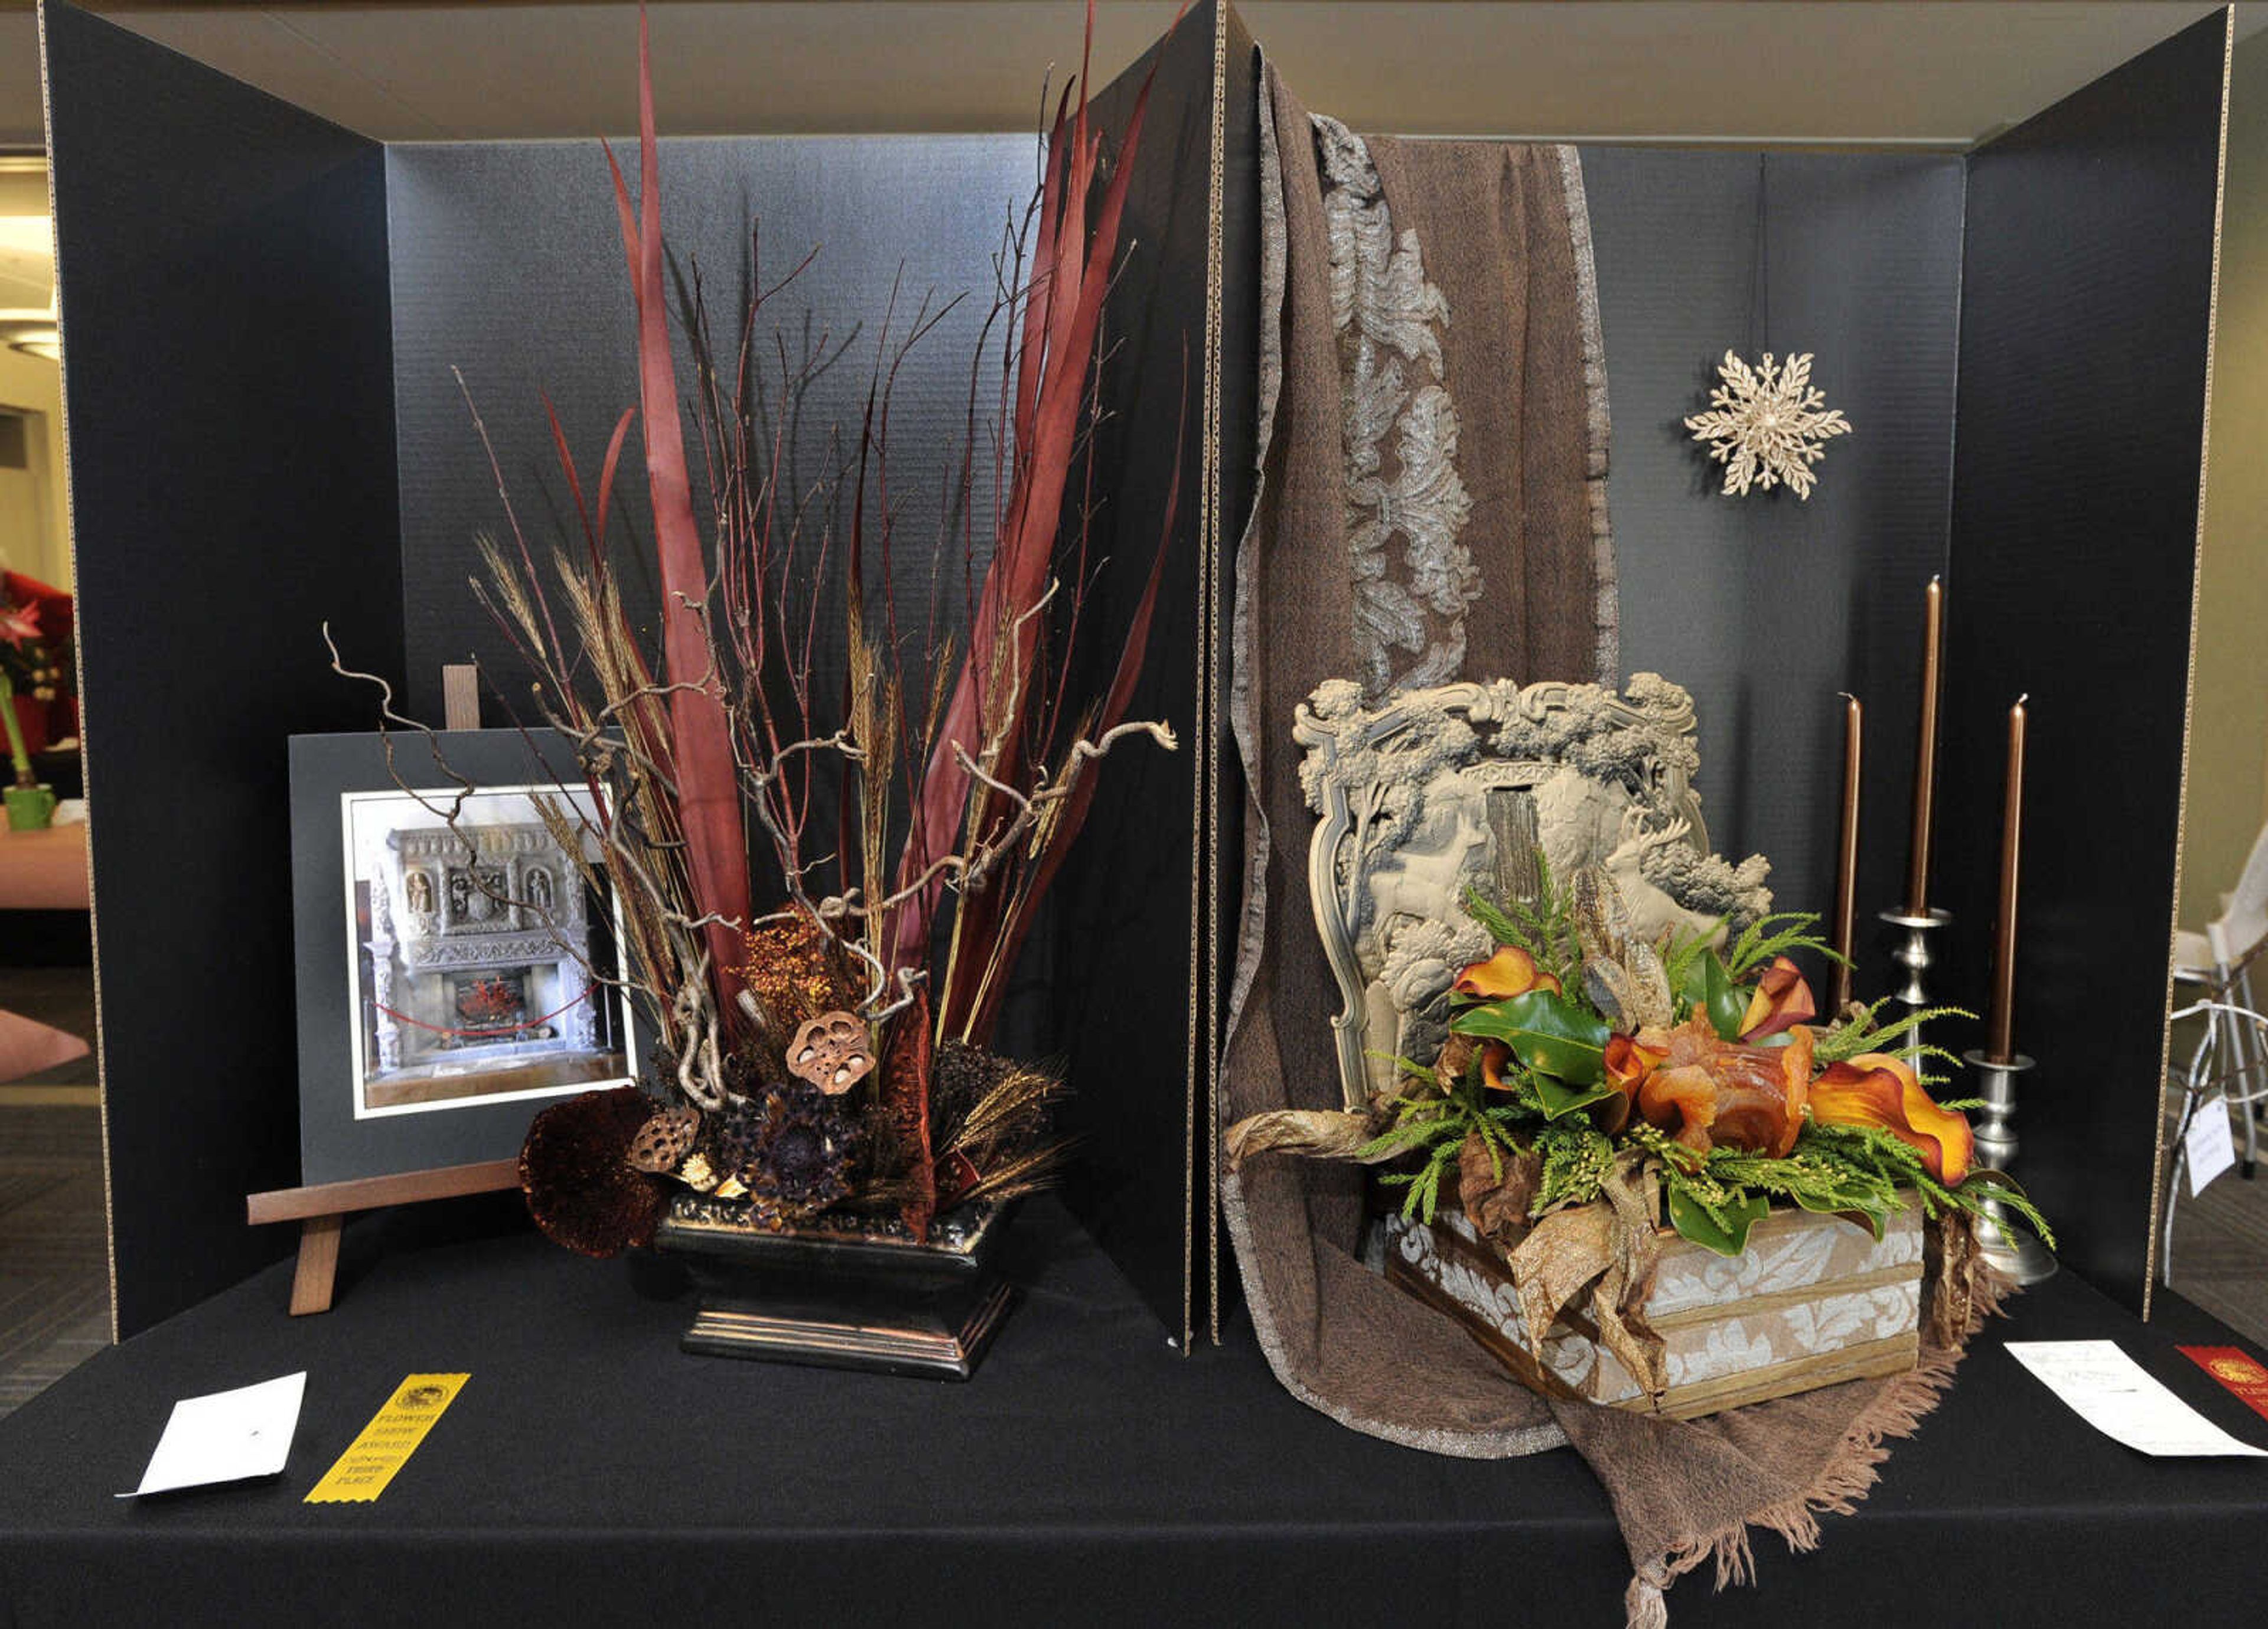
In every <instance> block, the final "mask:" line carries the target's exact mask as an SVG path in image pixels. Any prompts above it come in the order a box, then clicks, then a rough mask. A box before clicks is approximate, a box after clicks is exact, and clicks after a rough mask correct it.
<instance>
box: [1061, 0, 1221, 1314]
mask: <svg viewBox="0 0 2268 1629" xmlns="http://www.w3.org/2000/svg"><path fill="white" fill-rule="evenodd" d="M1255 65H1256V57H1255V53H1254V50H1253V46H1252V41H1251V37H1250V35H1249V34H1248V33H1245V32H1244V29H1243V26H1242V24H1241V21H1240V20H1239V19H1238V18H1236V16H1235V14H1234V13H1233V12H1232V11H1226V10H1225V9H1220V8H1216V7H1215V6H1213V5H1211V4H1206V5H1203V6H1198V7H1196V8H1194V9H1192V10H1191V11H1189V13H1188V14H1187V15H1186V16H1184V17H1183V18H1182V20H1181V22H1180V24H1179V25H1178V26H1176V28H1175V31H1174V33H1172V35H1171V36H1170V37H1169V38H1168V39H1167V40H1166V41H1164V42H1162V43H1161V44H1160V46H1159V47H1157V48H1155V49H1153V50H1152V52H1151V53H1149V54H1148V55H1146V56H1145V58H1144V59H1143V60H1142V61H1140V62H1138V63H1135V64H1134V66H1133V67H1131V68H1130V69H1129V70H1127V71H1126V72H1125V73H1124V74H1123V75H1121V76H1120V77H1118V78H1117V79H1116V81H1114V82H1113V83H1112V84H1111V85H1109V86H1108V87H1107V88H1106V89H1105V90H1104V91H1103V92H1101V94H1100V95H1099V96H1098V98H1097V99H1096V101H1095V104H1094V116H1095V117H1096V118H1097V119H1098V120H1099V121H1100V122H1101V125H1102V128H1103V129H1105V130H1106V131H1107V132H1108V147H1109V149H1110V150H1111V151H1114V152H1115V151H1116V150H1117V147H1118V144H1119V142H1120V140H1121V139H1122V137H1123V131H1124V129H1125V127H1126V123H1127V121H1128V120H1129V119H1130V117H1131V115H1132V112H1133V108H1134V104H1135V100H1136V98H1137V97H1138V94H1139V93H1140V91H1141V88H1142V86H1143V85H1144V84H1145V82H1147V83H1148V84H1149V87H1150V89H1149V102H1148V108H1147V113H1146V115H1145V124H1144V128H1143V131H1142V136H1141V144H1140V146H1139V149H1138V153H1137V156H1136V160H1135V166H1134V171H1133V177H1132V180H1131V181H1130V185H1129V189H1128V195H1127V203H1126V213H1125V222H1124V225H1123V228H1122V244H1123V247H1122V250H1121V255H1120V269H1119V272H1118V274H1117V276H1116V282H1115V284H1114V285H1113V288H1112V292H1111V298H1110V300H1109V302H1108V306H1107V308H1106V312H1105V318H1104V328H1105V335H1104V337H1105V341H1106V343H1108V345H1109V346H1110V347H1111V350H1110V353H1109V356H1108V359H1107V362H1106V364H1105V365H1104V367H1103V369H1102V372H1101V390H1100V396H1099V400H1100V402H1101V409H1102V415H1103V416H1102V420H1101V425H1100V428H1099V429H1098V431H1097V432H1096V434H1095V437H1094V444H1093V449H1092V453H1091V459H1090V465H1091V472H1092V475H1093V490H1094V491H1095V492H1096V493H1097V494H1098V495H1099V497H1100V498H1101V502H1100V504H1099V505H1098V506H1097V508H1096V511H1095V514H1094V528H1093V531H1092V533H1091V534H1090V548H1091V549H1092V551H1093V552H1094V556H1095V557H1097V558H1107V559H1108V562H1109V565H1108V569H1107V570H1106V571H1104V572H1103V573H1102V574H1101V576H1100V577H1098V579H1096V584H1095V590H1094V593H1091V595H1090V598H1089V601H1088V611H1089V619H1090V623H1089V627H1088V630H1087V631H1086V632H1085V633H1083V634H1082V635H1081V637H1080V643H1079V646H1078V652H1079V653H1078V656H1077V658H1076V662H1077V667H1078V669H1079V673H1080V674H1081V675H1082V677H1081V683H1082V684H1083V686H1084V688H1085V689H1086V690H1087V691H1088V692H1089V693H1094V694H1099V693H1101V690H1102V689H1105V688H1107V686H1108V683H1109V676H1110V674H1111V672H1112V670H1113V668H1114V667H1115V665H1116V661H1117V660H1118V653H1119V650H1120V648H1121V646H1122V645H1123V640H1124V633H1123V630H1125V629H1126V628H1127V627H1128V626H1129V624H1130V622H1131V620H1132V618H1133V615H1134V613H1135V609H1136V607H1137V604H1138V601H1139V600H1140V598H1141V595H1142V592H1143V588H1144V585H1145V580H1146V573H1147V571H1148V570H1149V568H1150V563H1151V562H1152V560H1153V559H1155V557H1156V556H1157V552H1158V550H1159V549H1160V548H1161V547H1162V548H1163V549H1165V559H1164V562H1163V565H1162V571H1163V575H1162V578H1161V581H1160V590H1159V595H1158V601H1157V608H1156V611H1155V613H1154V620H1153V623H1152V627H1151V630H1150V635H1149V645H1148V661H1147V664H1146V666H1145V669H1144V674H1143V678H1142V681H1141V682H1140V684H1139V685H1138V688H1137V689H1136V692H1135V695H1134V699H1133V701H1132V704H1131V705H1130V710H1129V712H1128V716H1129V717H1130V718H1135V719H1162V720H1164V721H1166V722H1167V723H1169V724H1170V725H1171V726H1173V728H1174V730H1175V734H1176V735H1177V736H1178V737H1179V741H1180V745H1179V748H1178V750H1176V751H1175V752H1174V753H1172V754H1170V755H1168V754H1164V753H1160V752H1155V751H1152V750H1150V749H1148V748H1142V749H1139V750H1137V751H1122V752H1120V753H1118V754H1116V755H1114V756H1112V758H1110V759H1109V760H1108V761H1107V762H1106V763H1103V764H1102V765H1101V776H1102V780H1101V790H1100V792H1099V793H1098V795H1097V797H1096V800H1095V802H1094V807H1093V809H1092V811H1091V813H1090V814H1089V816H1088V819H1087V824H1086V831H1085V834H1084V836H1083V837H1082V838H1081V841H1080V845H1079V848H1078V849H1077V850H1076V851H1074V852H1073V854H1072V856H1071V859H1070V861H1069V862H1068V863H1067V864H1066V865H1065V866H1064V871H1063V873H1062V875H1061V878H1060V880H1059V881H1058V884H1057V887H1058V888H1059V890H1060V892H1059V893H1058V895H1057V898H1056V902H1055V903H1056V916H1057V936H1056V942H1055V959H1054V962H1053V965H1052V967H1051V969H1050V973H1051V981H1050V982H1051V999H1052V1005H1053V1016H1054V1022H1055V1026H1056V1029H1055V1033H1056V1037H1057V1039H1056V1046H1057V1050H1058V1051H1059V1052H1060V1053H1061V1054H1062V1055H1063V1057H1064V1059H1065V1060H1066V1063H1067V1065H1068V1066H1069V1078H1070V1080H1071V1085H1072V1087H1073V1092H1074V1095H1073V1098H1072V1100H1071V1108H1070V1109H1069V1110H1068V1111H1067V1114H1066V1120H1067V1121H1068V1122H1069V1123H1070V1124H1071V1126H1072V1128H1073V1129H1074V1130H1075V1131H1078V1133H1079V1135H1080V1138H1081V1145H1080V1158H1079V1162H1078V1165H1077V1167H1076V1168H1075V1169H1074V1170H1073V1171H1072V1173H1071V1176H1070V1178H1069V1181H1068V1183H1067V1186H1066V1194H1067V1197H1068V1198H1069V1199H1070V1201H1071V1206H1072V1208H1073V1210H1074V1211H1075V1212H1076V1213H1078V1215H1079V1219H1080V1220H1082V1221H1083V1222H1085V1223H1086V1225H1087V1227H1089V1228H1090V1229H1091V1230H1092V1231H1093V1232H1094V1234H1095V1235H1096V1237H1097V1238H1098V1239H1100V1240H1101V1242H1102V1244H1103V1247H1104V1249H1107V1250H1108V1251H1109V1252H1110V1253H1111V1255H1112V1257H1114V1258H1115V1259H1116V1261H1117V1262H1118V1264H1119V1265H1120V1266H1121V1267H1122V1268H1123V1270H1124V1271H1125V1272H1126V1273H1127V1275H1128V1276H1129V1278H1130V1279H1132V1280H1133V1282H1134V1284H1135V1286H1137V1288H1138V1290H1139V1291H1140V1292H1141V1294H1142V1295H1143V1298H1144V1300H1145V1301H1146V1302H1147V1303H1148V1304H1149V1305H1150V1307H1151V1308H1152V1310H1153V1311H1155V1312H1156V1313H1157V1314H1158V1316H1159V1317H1160V1321H1162V1322H1163V1323H1165V1325H1166V1327H1167V1330H1170V1331H1173V1332H1174V1333H1175V1338H1177V1339H1179V1338H1186V1337H1189V1336H1192V1335H1195V1336H1200V1337H1204V1336H1208V1335H1209V1333H1210V1331H1211V1330H1213V1329H1214V1328H1215V1327H1216V1325H1215V1323H1214V1316H1213V1302H1214V1298H1215V1297H1216V1295H1217V1294H1218V1293H1219V1289H1218V1286H1219V1274H1218V1272H1217V1264H1218V1263H1219V1252H1220V1249H1221V1240H1220V1236H1219V1232H1218V1230H1217V1227H1216V1225H1215V1216H1216V1206H1215V1197H1214V1196H1215V1176H1214V1170H1215V1166H1214V1161H1215V1160H1216V1159H1217V1157H1218V1156H1217V1153H1216V1150H1217V1147H1218V1139H1217V1136H1216V1133H1215V1131H1214V1126H1213V1120H1214V1108H1213V1104H1212V1101H1211V1080H1212V1072H1213V1068H1214V1065H1215V1060H1216V1056H1217V1051H1218V1037H1219V1023H1220V1017H1221V1005H1220V992H1221V991H1223V989H1224V988H1225V980H1226V971H1227V962H1228V960H1229V955H1230V951H1229V942H1228V941H1229V936H1230V935H1231V934H1232V933H1233V922H1234V919H1235V918H1234V912H1235V909H1236V903H1237V901H1236V894H1235V889H1236V888H1237V886H1238V882H1237V879H1238V878H1240V877H1241V870H1242V865H1241V861H1242V851H1241V833H1240V829H1239V827H1238V825H1237V822H1236V820H1235V815H1234V811H1233V809H1232V808H1231V807H1228V806H1230V805H1231V804H1234V805H1236V806H1237V807H1241V792H1240V791H1239V790H1238V789H1237V788H1236V787H1234V786H1224V785H1222V784H1221V781H1220V777H1221V776H1222V775H1223V774H1225V773H1226V769H1225V767H1224V760H1225V758H1226V756H1228V755H1226V753H1224V752H1223V751H1222V749H1221V719H1222V710H1223V709H1224V708H1225V706H1226V694H1227V691H1226V672H1227V660H1228V658H1227V650H1226V627H1227V622H1228V602H1227V595H1228V592H1229V588H1228V575H1227V574H1228V554H1229V550H1230V549H1231V547H1232V546H1233V539H1235V538H1236V537H1237V536H1238V535H1239V534H1241V532H1242V531H1243V527H1244V517H1245V513H1246V511H1247V510H1248V508H1249V507H1250V504H1251V479H1252V471H1251V465H1252V457H1253V445H1254V431H1255V424H1254V418H1253V411H1254V409H1253V392H1254V389H1255V387H1256V361H1257V357H1258V352H1259V339H1258V331H1257V328H1256V313H1257V302H1258V284H1257V278H1256V268H1257V266H1258V263H1259V236H1258V231H1259V210H1258V206H1259V192H1258V176H1257V170H1256V163H1257V153H1258V144H1259V124H1258V113H1257V108H1258V103H1257V100H1256V97H1257V88H1256V77H1255ZM1217 71H1218V73H1219V83H1218V84H1217V83H1216V72H1217ZM1153 72H1154V77H1152V74H1153ZM1217 113H1218V114H1219V116H1220V125H1219V136H1218V139H1219V146H1220V151H1221V155H1222V159H1223V164H1222V174H1221V179H1220V185H1219V193H1218V199H1217V202H1218V208H1219V216H1218V219H1216V217H1215V213H1214V211H1215V206H1216V195H1215V191H1214V188H1213V185H1212V182H1211V173H1212V166H1211V154H1212V152H1213V151H1214V145H1215V141H1216V132H1215V115H1216V114H1217ZM1216 268H1218V272H1216ZM1209 310H1210V313H1211V317H1210V320H1209V315H1208V313H1209ZM1209 356H1213V357H1218V358H1219V361H1218V364H1217V366H1216V365H1213V364H1211V363H1209V361H1208V357H1209ZM1209 375H1212V376H1213V377H1211V380H1210V388H1209ZM1209 416H1211V417H1213V418H1216V419H1217V421H1218V424H1219V430H1218V432H1217V437H1216V438H1214V450H1215V454H1216V456H1215V457H1214V459H1212V460H1211V461H1209V460H1208V458H1207V454H1206V444H1207V441H1208V439H1209V431H1208V418H1209ZM1075 479H1077V477H1075ZM1169 522H1170V524H1169ZM1208 992H1211V993H1210V994H1209V993H1208Z"/></svg>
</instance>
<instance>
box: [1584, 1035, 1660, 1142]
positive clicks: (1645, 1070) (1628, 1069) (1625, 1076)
mask: <svg viewBox="0 0 2268 1629" xmlns="http://www.w3.org/2000/svg"><path fill="white" fill-rule="evenodd" d="M1668 1056H1669V1054H1668V1051H1666V1050H1663V1049H1662V1048H1661V1047H1653V1046H1641V1045H1639V1044H1638V1043H1637V1042H1636V1041H1633V1040H1632V1039H1631V1037H1630V1036H1614V1037H1613V1038H1612V1039H1611V1040H1609V1042H1608V1043H1607V1054H1606V1067H1607V1084H1608V1085H1609V1086H1611V1087H1614V1088H1615V1090H1616V1091H1617V1092H1620V1093H1621V1094H1622V1097H1621V1100H1620V1101H1619V1102H1610V1103H1605V1104H1602V1106H1601V1111H1600V1115H1599V1121H1598V1125H1599V1129H1600V1130H1601V1131H1604V1132H1605V1133H1606V1134H1607V1135H1608V1136H1609V1137H1612V1136H1613V1135H1614V1134H1615V1133H1616V1131H1621V1130H1622V1129H1623V1127H1624V1124H1627V1123H1628V1122H1629V1120H1630V1113H1631V1104H1632V1103H1633V1102H1636V1101H1637V1100H1638V1088H1639V1087H1642V1086H1644V1085H1645V1084H1646V1077H1647V1076H1648V1075H1650V1074H1652V1073H1653V1072H1654V1070H1655V1069H1656V1068H1658V1067H1660V1065H1661V1060H1662V1059H1663V1058H1667V1057H1668Z"/></svg>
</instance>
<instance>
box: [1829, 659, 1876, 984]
mask: <svg viewBox="0 0 2268 1629" xmlns="http://www.w3.org/2000/svg"><path fill="white" fill-rule="evenodd" d="M1843 701H1844V712H1843V844H1842V848H1841V850H1840V851H1839V852H1838V854H1837V859H1836V866H1835V941H1834V942H1835V948H1836V951H1837V954H1839V955H1841V956H1842V958H1843V960H1841V961H1840V962H1836V963H1835V964H1834V992H1835V993H1834V999H1832V1000H1831V1001H1830V1002H1829V1003H1828V1004H1827V1010H1828V1011H1829V1012H1830V1013H1839V1012H1841V1011H1842V1010H1843V1009H1844V1007H1845V1006H1847V1005H1849V1003H1850V1000H1851V946H1852V925H1853V919H1854V918H1855V916H1856V914H1857V910H1858V904H1859V746H1860V738H1861V734H1862V732H1863V731H1864V730H1865V728H1866V709H1865V708H1863V707H1861V706H1860V705H1859V698H1858V697H1855V696H1853V695H1852V694H1851V693H1850V692H1849V691H1847V690H1846V691H1845V692H1844V693H1843Z"/></svg>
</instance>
